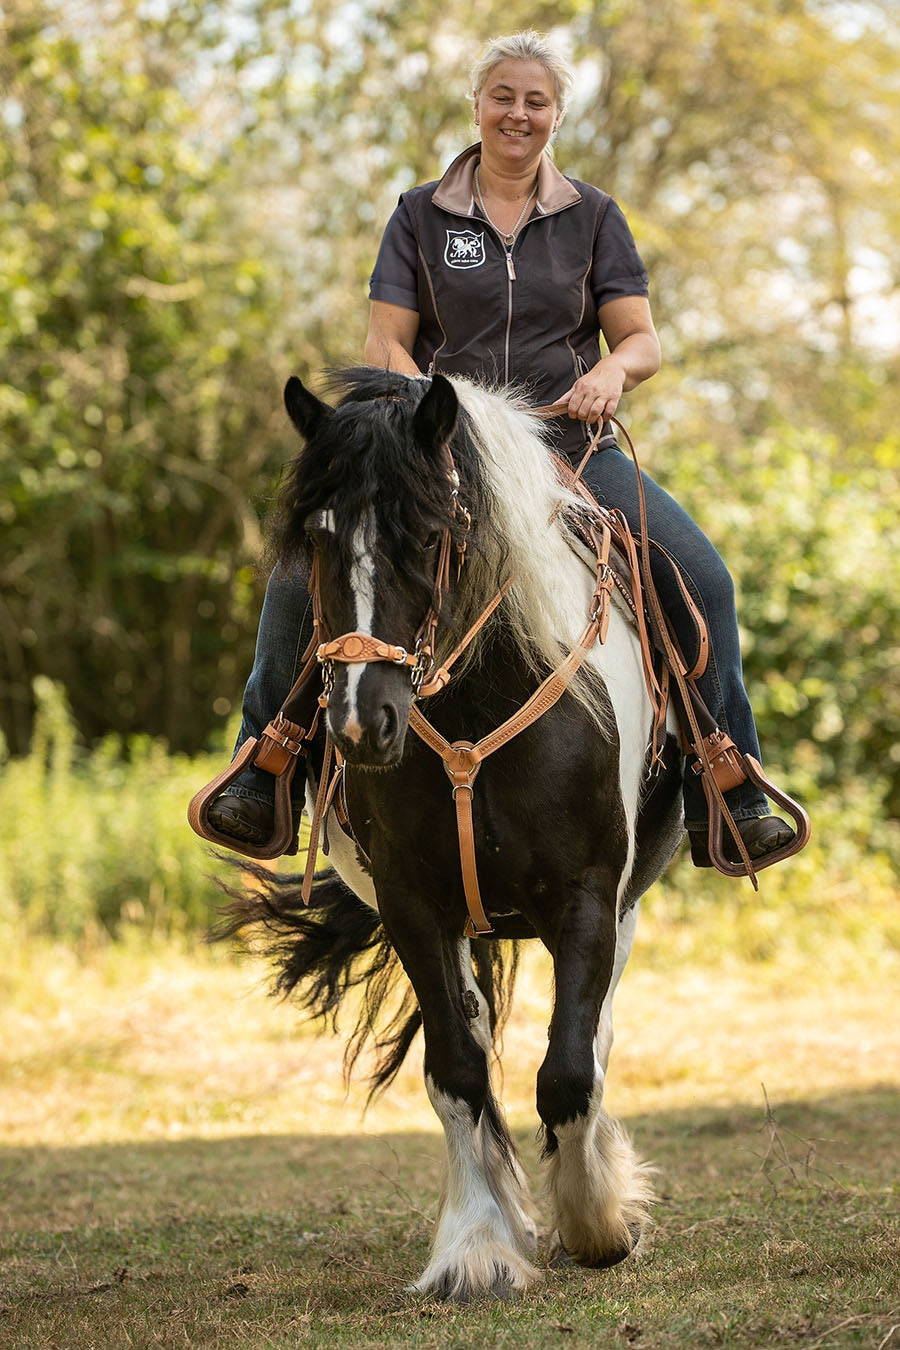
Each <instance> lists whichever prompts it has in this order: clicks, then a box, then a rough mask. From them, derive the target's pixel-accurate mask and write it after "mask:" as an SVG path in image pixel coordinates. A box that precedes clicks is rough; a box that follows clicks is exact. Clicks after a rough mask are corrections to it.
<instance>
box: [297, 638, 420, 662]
mask: <svg viewBox="0 0 900 1350" xmlns="http://www.w3.org/2000/svg"><path fill="white" fill-rule="evenodd" d="M316 655H317V657H318V659H319V661H341V662H342V663H345V664H348V665H360V664H363V663H365V662H368V661H390V662H391V664H392V665H395V666H414V665H415V664H416V662H417V661H418V659H419V658H418V657H417V656H415V655H413V654H411V653H410V652H408V651H407V650H406V648H405V647H398V646H396V645H395V644H394V643H392V642H382V640H381V638H377V637H373V636H372V634H371V633H344V634H343V635H342V636H341V637H338V638H333V639H332V640H331V642H323V643H322V644H321V645H320V646H319V649H318V651H317V653H316Z"/></svg>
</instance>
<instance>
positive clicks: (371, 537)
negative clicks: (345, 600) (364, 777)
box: [344, 511, 375, 743]
mask: <svg viewBox="0 0 900 1350" xmlns="http://www.w3.org/2000/svg"><path fill="white" fill-rule="evenodd" d="M351 548H352V551H353V561H352V563H351V564H350V589H351V591H352V592H353V608H354V621H355V623H354V627H355V631H356V632H357V633H368V634H369V635H370V636H371V635H372V620H373V617H374V614H375V513H374V511H367V512H366V513H365V515H363V516H361V517H360V520H359V524H358V525H357V527H356V529H355V530H354V532H353V543H352V544H351ZM365 670H366V667H365V663H364V662H360V663H359V664H358V665H350V666H348V668H347V720H346V722H345V723H344V735H345V736H346V737H347V738H348V739H349V740H351V741H353V742H354V743H356V742H358V741H359V739H360V737H361V736H362V726H361V724H360V720H359V714H358V710H357V706H356V700H357V695H358V693H359V682H360V680H361V679H362V677H363V675H364V674H365Z"/></svg>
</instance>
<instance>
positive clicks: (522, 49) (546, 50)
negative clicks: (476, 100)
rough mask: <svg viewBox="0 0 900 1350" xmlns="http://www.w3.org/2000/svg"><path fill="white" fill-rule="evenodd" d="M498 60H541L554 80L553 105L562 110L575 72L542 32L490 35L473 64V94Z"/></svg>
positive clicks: (477, 92) (483, 82)
mask: <svg viewBox="0 0 900 1350" xmlns="http://www.w3.org/2000/svg"><path fill="white" fill-rule="evenodd" d="M501 61H538V62H540V64H541V65H542V66H543V67H544V69H545V70H546V72H547V74H548V75H549V76H550V79H551V81H552V82H553V89H554V92H555V94H556V106H557V108H558V109H559V112H560V114H562V113H563V112H564V111H565V108H566V104H567V102H568V100H569V95H570V94H571V92H572V86H573V85H574V83H575V74H574V71H573V70H572V67H571V66H570V65H569V63H568V61H567V60H566V58H565V57H564V56H563V55H562V53H561V52H559V51H557V49H556V47H554V46H553V43H552V42H550V41H549V40H548V39H547V38H545V37H543V36H542V34H540V33H536V32H535V31H534V29H533V28H529V29H526V30H525V32H522V33H511V34H510V35H509V36H508V37H495V38H492V39H491V41H490V42H489V43H488V45H487V47H486V49H485V51H484V53H483V54H482V55H481V56H480V57H479V58H478V60H477V61H476V62H475V65H474V66H473V67H472V77H471V78H472V92H473V93H474V94H480V93H481V91H482V89H483V88H484V85H485V81H486V80H487V77H488V75H490V73H491V71H492V70H493V69H494V66H496V65H499V64H500V62H501Z"/></svg>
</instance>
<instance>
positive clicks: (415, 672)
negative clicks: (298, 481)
mask: <svg viewBox="0 0 900 1350" xmlns="http://www.w3.org/2000/svg"><path fill="white" fill-rule="evenodd" d="M442 452H443V454H444V455H445V456H446V460H447V464H448V468H447V471H446V476H447V481H448V483H449V485H450V494H449V495H450V516H449V519H448V521H447V523H446V524H445V525H444V528H443V530H442V531H441V540H440V545H439V547H438V556H437V561H436V564H435V573H434V584H433V586H432V591H431V600H430V603H429V605H428V609H427V611H426V613H425V617H424V618H423V620H422V622H421V623H420V624H419V627H418V629H417V630H416V635H415V638H414V640H413V647H412V651H409V650H408V649H407V648H406V647H403V646H401V645H400V644H399V643H394V642H386V641H384V640H383V639H381V638H377V637H373V636H372V634H371V633H360V632H357V631H355V630H354V631H352V632H349V633H342V634H341V635H340V637H336V638H331V639H327V638H325V637H324V634H325V620H324V615H323V611H322V597H321V592H320V587H319V559H318V550H315V552H314V556H313V569H312V573H311V576H310V591H311V594H312V605H313V623H314V625H315V627H316V632H317V633H318V635H319V638H320V641H319V645H318V646H317V648H316V660H317V661H318V663H319V667H320V670H321V675H322V686H323V691H324V696H325V702H324V703H323V705H322V706H323V707H325V706H327V700H328V698H329V697H330V695H331V693H332V691H333V689H334V681H335V670H334V668H335V664H336V663H339V664H341V665H358V664H363V663H365V664H368V663H369V662H373V661H386V662H389V663H390V664H391V665H395V666H405V667H406V668H407V669H408V670H409V672H410V682H411V684H412V689H413V694H414V695H416V696H425V695H427V694H428V693H436V692H437V689H438V688H442V687H443V684H445V683H446V678H449V676H447V677H446V678H445V679H444V680H443V681H442V682H441V683H440V684H438V685H437V686H436V687H435V688H432V687H431V683H432V682H431V681H430V680H429V681H428V683H427V685H426V678H427V677H428V676H429V674H430V673H431V671H432V670H433V669H434V651H435V638H436V635H437V628H438V623H439V622H440V617H441V610H442V608H443V603H444V596H445V595H446V594H447V591H448V590H449V588H450V578H451V572H452V570H453V557H454V554H455V556H456V580H457V581H458V580H459V577H460V574H461V573H462V569H463V564H464V562H465V559H466V550H467V536H468V533H469V530H470V528H471V525H472V517H471V514H470V513H469V510H468V508H467V507H466V506H464V505H463V503H462V501H461V500H460V496H459V486H460V484H459V474H458V473H457V471H456V466H455V464H454V462H453V455H452V454H451V452H450V447H449V446H448V445H445V446H443V448H442ZM454 523H455V524H456V525H457V532H458V538H457V540H456V542H454V537H453V528H452V527H453V524H454ZM504 593H505V592H504ZM501 598H502V597H501ZM497 603H498V604H499V600H498V601H497ZM494 608H496V605H493V607H492V608H491V610H490V611H489V612H490V613H493V609H494ZM487 617H488V614H487V613H485V615H484V617H483V619H482V624H483V623H484V622H486V620H487ZM480 626H481V625H479V627H480ZM475 631H477V629H476V630H475ZM474 636H475V632H474V631H473V632H472V633H471V637H469V635H467V637H468V640H469V641H471V638H472V637H474ZM465 645H468V643H466V644H465ZM462 650H464V646H463V647H461V648H460V649H459V653H461V651H462ZM459 653H457V654H459ZM454 659H455V656H454ZM446 669H447V667H446V666H445V667H443V668H442V670H441V672H439V673H440V674H443V673H444V671H445V670H446Z"/></svg>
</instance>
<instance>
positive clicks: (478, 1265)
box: [412, 1077, 541, 1303]
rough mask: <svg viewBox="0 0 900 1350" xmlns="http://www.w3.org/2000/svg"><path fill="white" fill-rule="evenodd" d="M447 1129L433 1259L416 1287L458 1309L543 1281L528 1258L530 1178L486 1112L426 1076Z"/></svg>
mask: <svg viewBox="0 0 900 1350" xmlns="http://www.w3.org/2000/svg"><path fill="white" fill-rule="evenodd" d="M426 1084H427V1087H428V1095H429V1097H430V1098H431V1103H432V1106H433V1107H434V1109H435V1111H436V1112H437V1115H438V1116H439V1118H440V1120H441V1123H442V1125H443V1126H444V1135H445V1139H446V1144H447V1175H446V1178H445V1182H444V1190H443V1194H442V1196H441V1204H440V1212H439V1215H438V1221H437V1224H436V1227H435V1235H434V1243H433V1246H432V1252H431V1259H430V1261H429V1262H428V1265H427V1266H426V1268H425V1270H424V1271H423V1272H422V1274H421V1276H420V1277H419V1279H418V1280H416V1282H415V1284H414V1285H413V1286H412V1289H413V1290H414V1291H415V1292H416V1293H419V1294H430V1295H432V1296H434V1297H436V1298H448V1299H451V1300H455V1301H457V1302H460V1303H464V1302H468V1301H469V1300H470V1299H474V1298H484V1297H489V1296H492V1295H493V1296H495V1297H504V1296H509V1295H510V1294H514V1293H521V1292H522V1291H523V1290H525V1289H527V1288H528V1286H529V1285H531V1284H534V1283H535V1281H537V1280H539V1279H540V1278H541V1275H540V1272H539V1271H538V1270H536V1269H535V1268H534V1266H533V1265H532V1264H531V1262H530V1261H529V1260H528V1255H527V1253H528V1252H529V1251H533V1250H534V1246H535V1237H536V1227H535V1222H534V1216H533V1213H532V1206H531V1201H530V1198H529V1196H528V1193H527V1190H526V1189H525V1182H524V1177H523V1176H522V1172H521V1169H520V1168H519V1167H518V1165H517V1164H513V1165H511V1164H510V1162H509V1161H508V1160H507V1158H506V1157H505V1156H504V1152H503V1149H502V1148H501V1147H500V1143H499V1141H498V1140H497V1138H496V1136H495V1134H494V1132H493V1130H492V1128H491V1126H490V1123H489V1121H488V1119H487V1113H486V1112H484V1111H483V1112H482V1113H481V1116H480V1118H479V1120H478V1123H477V1125H476V1124H475V1123H474V1122H473V1120H472V1111H471V1108H470V1107H469V1106H468V1104H467V1103H466V1102H464V1101H461V1100H460V1099H459V1098H456V1097H450V1096H448V1095H447V1094H446V1093H443V1092H441V1091H440V1090H439V1089H438V1088H437V1087H435V1084H434V1082H433V1081H432V1079H431V1078H430V1077H427V1078H426Z"/></svg>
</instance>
